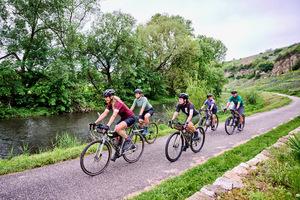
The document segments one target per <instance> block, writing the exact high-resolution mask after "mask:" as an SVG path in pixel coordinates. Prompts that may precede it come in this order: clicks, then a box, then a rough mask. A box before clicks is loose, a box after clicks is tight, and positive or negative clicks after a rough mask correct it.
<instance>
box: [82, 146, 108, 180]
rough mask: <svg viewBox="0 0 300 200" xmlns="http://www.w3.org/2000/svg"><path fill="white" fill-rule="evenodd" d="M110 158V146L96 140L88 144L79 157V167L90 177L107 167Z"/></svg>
mask: <svg viewBox="0 0 300 200" xmlns="http://www.w3.org/2000/svg"><path fill="white" fill-rule="evenodd" d="M110 157H111V146H110V145H109V143H108V142H105V143H104V144H102V141H100V140H96V141H93V142H91V143H89V144H88V145H87V146H86V147H85V148H84V149H83V151H82V153H81V155H80V167H81V169H82V171H83V172H84V173H86V174H88V175H90V176H95V175H98V174H101V173H102V172H103V171H104V170H105V168H106V167H107V166H108V164H109V161H110Z"/></svg>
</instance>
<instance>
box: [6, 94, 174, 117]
mask: <svg viewBox="0 0 300 200" xmlns="http://www.w3.org/2000/svg"><path fill="white" fill-rule="evenodd" d="M150 101H151V104H152V105H153V106H156V105H162V104H170V103H174V102H175V101H176V100H175V98H174V97H162V98H161V99H159V100H150ZM130 103H132V102H130ZM130 103H128V104H127V105H131V104H130ZM99 107H100V106H99V105H97V104H95V103H91V104H90V105H88V106H87V108H85V109H84V110H86V111H92V110H98V109H99ZM100 108H101V107H100ZM76 112H83V111H76ZM58 114H59V113H58V112H55V111H54V110H51V109H50V108H44V107H38V108H7V107H0V119H9V118H26V117H37V116H50V115H58Z"/></svg>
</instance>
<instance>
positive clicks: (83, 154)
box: [80, 140, 111, 176]
mask: <svg viewBox="0 0 300 200" xmlns="http://www.w3.org/2000/svg"><path fill="white" fill-rule="evenodd" d="M96 143H99V145H100V144H101V143H102V141H100V140H96V141H93V142H91V143H89V144H88V145H87V146H86V147H85V148H84V149H83V151H82V152H81V155H80V167H81V169H82V171H83V172H84V173H86V174H87V175H90V176H96V175H99V174H101V173H102V172H103V171H104V170H105V169H106V168H107V166H108V164H109V162H110V157H111V146H110V144H109V143H108V142H105V143H104V147H106V151H107V153H108V158H107V161H106V164H105V165H104V166H103V167H101V168H100V170H97V171H96V172H91V171H90V170H89V169H88V168H87V166H86V164H85V158H87V157H88V156H89V158H91V156H92V155H90V154H87V155H86V153H87V152H88V150H89V148H90V147H92V145H94V144H96ZM106 151H104V152H106ZM98 159H99V158H98ZM101 159H102V153H101ZM101 159H100V160H101ZM94 161H95V157H94Z"/></svg>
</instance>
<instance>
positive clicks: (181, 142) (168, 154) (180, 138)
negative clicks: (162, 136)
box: [165, 131, 184, 162]
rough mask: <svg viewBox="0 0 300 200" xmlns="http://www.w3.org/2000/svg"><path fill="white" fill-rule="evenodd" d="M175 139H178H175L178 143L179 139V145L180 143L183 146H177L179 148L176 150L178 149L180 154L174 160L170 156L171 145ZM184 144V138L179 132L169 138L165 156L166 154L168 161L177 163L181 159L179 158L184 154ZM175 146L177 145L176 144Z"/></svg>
mask: <svg viewBox="0 0 300 200" xmlns="http://www.w3.org/2000/svg"><path fill="white" fill-rule="evenodd" d="M173 137H176V138H175V141H176V140H177V139H179V140H180V141H179V143H178V145H180V144H181V146H177V144H176V146H177V147H175V148H177V150H178V154H177V155H176V156H175V157H174V158H173V157H172V156H170V152H169V145H170V142H171V140H172V138H173ZM183 142H184V139H183V138H182V136H181V134H180V132H179V131H176V132H175V133H173V134H172V135H170V136H169V138H168V140H167V142H166V146H165V154H166V157H167V159H168V160H169V161H170V162H175V161H177V160H178V159H179V157H180V156H181V154H182V149H183ZM174 145H175V143H174ZM174 145H173V147H174Z"/></svg>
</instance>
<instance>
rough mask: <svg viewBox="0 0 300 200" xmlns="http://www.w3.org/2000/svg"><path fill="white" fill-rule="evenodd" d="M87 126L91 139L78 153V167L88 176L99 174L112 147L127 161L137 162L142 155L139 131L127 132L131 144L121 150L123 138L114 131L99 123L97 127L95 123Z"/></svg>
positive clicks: (105, 165) (108, 160)
mask: <svg viewBox="0 0 300 200" xmlns="http://www.w3.org/2000/svg"><path fill="white" fill-rule="evenodd" d="M89 126H90V134H91V137H92V139H93V141H92V142H91V143H89V144H88V145H87V146H86V147H85V148H84V149H83V151H82V153H81V155H80V167H81V169H82V171H83V172H84V173H86V174H88V175H90V176H95V175H99V174H101V173H102V172H103V171H104V170H105V169H106V168H107V166H108V164H109V162H110V158H111V154H112V149H114V150H115V152H116V153H117V154H118V156H119V157H123V158H124V159H125V160H126V161H127V162H128V163H134V162H137V161H138V160H139V159H140V157H141V156H142V154H143V151H144V138H143V136H141V135H140V134H139V133H134V132H132V133H130V134H129V137H131V140H132V143H133V144H132V145H133V146H132V148H130V149H129V150H125V151H123V145H124V140H123V139H122V137H120V136H119V135H118V134H117V133H116V132H115V131H109V130H106V129H105V127H104V125H103V124H99V125H98V126H97V128H96V125H95V124H90V125H89ZM101 161H103V162H101ZM102 163H103V164H102Z"/></svg>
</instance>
